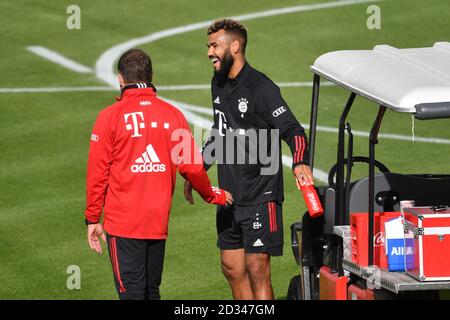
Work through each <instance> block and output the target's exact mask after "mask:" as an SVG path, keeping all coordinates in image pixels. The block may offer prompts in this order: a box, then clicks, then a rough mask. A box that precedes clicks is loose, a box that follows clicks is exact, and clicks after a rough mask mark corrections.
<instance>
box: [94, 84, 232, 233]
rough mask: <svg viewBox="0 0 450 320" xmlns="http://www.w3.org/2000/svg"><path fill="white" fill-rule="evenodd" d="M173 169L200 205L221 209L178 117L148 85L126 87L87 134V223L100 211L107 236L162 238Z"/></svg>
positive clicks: (184, 123)
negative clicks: (88, 148)
mask: <svg viewBox="0 0 450 320" xmlns="http://www.w3.org/2000/svg"><path fill="white" fill-rule="evenodd" d="M177 129H184V130H182V131H180V130H177ZM174 131H175V132H174ZM172 134H174V136H175V138H176V139H175V141H172V140H173V138H171V137H172ZM180 142H182V144H180ZM183 147H185V148H183ZM172 153H173V155H174V156H173V161H172V159H171V155H172ZM194 160H196V162H194ZM177 169H178V171H179V172H180V174H181V175H182V176H183V177H184V178H186V179H187V180H189V181H190V182H191V184H192V186H193V188H194V189H195V190H197V191H198V192H199V194H200V195H201V196H202V198H203V199H204V200H205V201H207V202H209V203H216V204H221V205H225V198H226V196H225V192H224V191H223V190H220V189H217V188H213V187H211V183H210V180H209V178H208V176H207V174H206V171H205V170H204V168H203V161H202V158H201V154H200V152H199V150H198V148H197V147H196V145H195V142H194V139H193V138H192V134H191V131H190V128H189V126H188V124H187V121H186V118H185V117H184V116H183V114H182V113H181V112H180V111H179V110H178V109H176V108H175V107H173V106H172V105H170V104H168V103H166V102H164V101H163V100H161V99H159V98H158V97H157V96H156V90H154V88H153V86H151V85H150V84H135V85H130V86H127V87H125V88H124V89H123V90H122V96H121V97H120V98H119V99H118V101H117V102H116V103H114V104H113V105H111V106H109V107H108V108H106V109H104V110H102V111H101V112H100V113H99V115H98V117H97V120H96V122H95V125H94V128H93V131H92V135H91V141H90V150H89V160H88V166H87V182H86V211H85V216H86V219H87V220H88V221H91V222H94V223H97V222H100V218H101V215H102V209H103V211H104V229H105V231H106V232H108V233H109V234H111V235H115V236H119V237H126V238H136V239H165V238H167V229H168V221H169V212H170V207H171V202H172V195H173V192H174V188H175V181H176V171H177Z"/></svg>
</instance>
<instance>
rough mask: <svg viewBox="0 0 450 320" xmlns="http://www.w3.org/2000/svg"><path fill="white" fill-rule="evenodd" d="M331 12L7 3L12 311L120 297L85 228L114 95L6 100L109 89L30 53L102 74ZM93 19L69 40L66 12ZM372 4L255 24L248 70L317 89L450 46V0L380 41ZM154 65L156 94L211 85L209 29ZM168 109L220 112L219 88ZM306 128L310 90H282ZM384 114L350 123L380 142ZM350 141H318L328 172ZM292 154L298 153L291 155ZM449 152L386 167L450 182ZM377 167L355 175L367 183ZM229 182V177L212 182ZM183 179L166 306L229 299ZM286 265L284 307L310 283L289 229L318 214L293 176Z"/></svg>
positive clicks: (403, 118)
mask: <svg viewBox="0 0 450 320" xmlns="http://www.w3.org/2000/svg"><path fill="white" fill-rule="evenodd" d="M320 2H325V1H317V0H315V1H312V0H308V1H300V0H297V1H294V0H283V1H275V0H272V1H268V0H248V1H237V0H229V1H217V0H195V1H182V0H152V1H144V0H133V1H106V0H96V1H87V0H82V1H81V0H79V1H71V0H61V1H50V0H46V1H44V0H36V1H25V0H16V1H12V0H2V1H1V2H0V12H2V13H3V15H2V20H1V22H0V25H1V28H0V38H1V46H0V56H1V58H2V59H1V60H0V70H1V75H2V76H1V78H0V112H1V115H0V137H1V138H0V150H1V157H0V177H1V185H0V283H1V286H0V299H116V298H117V296H116V293H115V289H114V286H113V275H112V271H111V265H110V263H109V259H108V256H107V254H103V255H102V256H99V255H96V254H94V253H93V252H92V251H90V249H89V247H88V245H87V242H86V239H85V238H86V235H85V232H86V228H85V226H84V222H83V219H84V218H83V210H84V204H85V172H86V160H87V153H88V145H89V136H90V130H91V127H92V125H93V122H94V120H95V117H96V115H97V113H98V112H99V111H100V110H101V109H103V108H105V107H106V106H108V105H109V104H111V103H113V101H114V100H113V97H114V96H115V95H117V92H114V91H80V92H57V93H48V92H47V93H11V92H6V93H5V92H1V89H2V88H37V87H84V86H107V84H106V83H105V82H103V81H101V80H100V79H98V78H97V77H96V75H95V72H94V73H88V74H80V73H76V72H73V71H71V70H68V69H66V68H64V67H62V66H60V65H57V64H55V63H52V62H50V61H47V60H45V59H43V58H41V57H38V56H37V55H34V54H32V53H30V52H28V51H27V50H26V49H25V47H27V46H30V45H39V46H44V47H47V48H49V49H51V50H54V51H57V52H59V53H60V54H62V55H64V56H65V57H68V58H70V59H72V60H74V61H76V62H78V63H81V64H83V65H85V66H88V67H90V68H92V69H95V65H96V61H97V59H98V58H99V57H100V56H101V54H102V53H103V52H105V51H106V50H107V49H109V48H111V47H113V46H115V45H118V44H120V43H123V42H125V41H128V40H130V39H132V38H137V37H142V36H145V35H148V34H151V33H153V32H157V31H162V30H166V29H170V28H174V27H179V26H184V25H188V24H192V23H196V22H203V21H208V20H212V19H215V18H219V17H225V16H237V15H243V14H249V13H254V12H259V11H264V10H269V9H274V8H281V7H289V6H294V5H299V4H310V3H320ZM71 4H77V5H79V6H80V8H81V30H68V29H67V28H66V19H67V17H68V14H67V13H66V8H67V7H68V6H69V5H71ZM368 5H369V3H363V4H355V5H350V6H344V7H337V8H329V9H322V10H314V11H305V12H297V13H289V14H283V15H275V16H270V17H265V18H258V19H252V20H248V21H245V22H244V23H245V25H246V26H247V27H248V29H249V45H248V48H247V57H248V60H249V62H250V63H251V64H252V65H253V66H254V67H256V68H257V69H260V70H261V71H263V72H264V73H266V74H267V75H268V76H269V77H270V78H272V79H273V80H274V81H276V82H301V81H311V79H312V74H311V72H310V71H309V66H310V65H311V64H312V63H313V62H314V60H315V58H316V57H318V56H319V55H321V54H323V53H325V52H328V51H333V50H341V49H371V48H373V46H375V45H376V44H381V43H383V44H389V45H392V46H395V47H399V48H402V47H425V46H431V45H433V43H434V42H437V41H450V38H449V37H450V35H449V30H450V23H449V20H448V13H449V12H450V2H449V1H448V0H430V1H420V0H391V1H389V0H386V1H382V2H378V3H377V5H379V6H380V8H381V17H382V28H381V30H369V29H367V27H366V20H367V18H368V14H367V13H366V9H367V7H368ZM140 47H141V48H143V49H144V50H146V51H147V52H148V53H149V54H150V55H151V57H152V60H153V64H154V73H155V76H154V80H155V81H154V82H155V85H156V87H158V86H166V85H188V84H208V83H209V82H210V79H211V75H212V67H211V63H210V61H209V60H208V59H207V57H206V36H205V30H204V29H201V30H195V31H191V32H186V33H182V34H178V35H175V36H171V37H167V38H164V39H161V40H158V41H155V42H153V43H150V44H146V45H142V46H140ZM159 93H160V95H161V96H163V97H166V98H170V99H174V100H177V101H182V102H186V103H190V104H193V105H198V106H203V107H209V106H210V92H209V91H208V90H190V91H163V90H161V91H160V92H159ZM282 93H283V95H284V97H285V99H286V100H287V102H288V103H289V105H290V107H291V109H292V110H293V111H294V113H295V114H296V116H297V117H298V119H299V120H300V122H301V123H303V124H307V123H308V122H309V108H310V99H311V89H310V88H307V87H295V88H283V89H282ZM346 96H347V93H346V92H345V91H344V90H342V89H339V88H336V87H324V88H323V89H322V91H321V97H320V112H319V124H320V125H323V126H331V127H336V126H337V123H338V118H339V115H340V112H341V110H342V108H343V105H344V103H345V100H346ZM376 112H377V106H376V105H374V104H371V103H368V102H366V101H363V99H359V98H357V101H356V104H355V107H354V108H353V110H352V113H351V116H350V119H349V120H350V121H351V123H352V127H353V129H354V130H364V131H367V130H368V128H369V127H370V125H371V123H372V121H373V118H374V116H375V114H376ZM449 124H450V122H449V121H448V120H438V121H433V122H419V121H416V122H415V134H416V136H420V137H438V138H443V139H450V131H449V130H448V128H449ZM381 131H382V132H383V133H396V134H402V135H411V117H410V116H407V115H399V114H394V113H393V112H388V113H387V114H386V117H385V122H384V123H383V126H382V129H381ZM336 144H337V135H336V134H332V133H326V132H319V134H318V141H317V153H316V157H315V161H316V163H315V164H316V166H317V168H320V169H321V170H323V171H326V172H327V171H328V170H329V168H330V167H331V166H332V165H333V164H334V162H335V161H336ZM367 150H368V147H367V138H360V137H355V152H354V154H355V155H367ZM284 151H285V152H286V153H287V152H288V148H287V147H286V146H284ZM448 154H450V145H449V144H431V143H430V144H427V143H423V142H411V141H399V140H392V139H381V140H380V146H379V147H378V149H377V158H378V160H380V161H382V162H384V163H385V164H387V165H388V167H389V168H390V169H391V170H392V171H400V172H414V173H421V172H429V173H444V172H446V173H448V172H449V171H450V170H449V162H448ZM366 171H367V168H366V167H364V166H362V165H361V167H359V166H357V167H356V172H355V174H356V175H361V174H365V173H366ZM209 174H210V177H211V178H212V180H213V181H214V182H215V183H216V169H215V167H213V168H212V169H211V170H210V171H209ZM182 182H183V181H182V179H181V178H180V179H178V184H177V189H176V192H175V196H174V199H173V206H172V213H171V219H170V228H169V239H168V242H167V247H166V259H165V268H164V274H163V283H162V286H161V294H162V298H163V299H230V298H231V294H230V292H229V289H228V285H227V283H226V281H225V279H224V277H223V275H222V273H221V271H220V267H219V250H218V249H217V248H216V235H215V209H214V207H213V206H210V205H206V204H204V203H202V201H201V199H200V197H198V196H197V195H196V204H195V206H189V205H188V204H187V203H186V202H185V200H184V197H183V194H182ZM285 197H286V200H285V203H284V228H285V254H284V256H283V257H279V258H274V259H273V260H272V275H273V276H272V279H273V285H274V290H275V295H276V298H277V299H284V298H285V296H286V292H287V287H288V284H289V280H290V279H291V277H293V276H294V275H296V274H298V273H299V267H298V266H297V265H296V264H295V261H294V259H293V256H292V253H291V249H290V239H289V236H290V232H289V226H290V225H291V224H292V223H294V222H295V221H298V220H300V218H301V215H302V214H303V212H304V211H305V207H304V203H303V200H302V199H301V196H300V194H299V192H298V190H297V189H296V187H295V184H294V182H293V179H292V177H291V173H290V172H289V170H285ZM70 265H77V266H79V267H80V269H81V289H80V290H69V289H67V287H66V281H67V278H68V276H69V275H68V274H67V273H66V270H67V268H68V266H70Z"/></svg>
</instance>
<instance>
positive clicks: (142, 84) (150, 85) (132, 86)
mask: <svg viewBox="0 0 450 320" xmlns="http://www.w3.org/2000/svg"><path fill="white" fill-rule="evenodd" d="M146 88H152V89H153V91H155V92H156V88H155V86H154V85H153V83H150V82H140V83H132V84H128V85H126V86H125V87H123V88H122V90H121V93H122V94H123V93H124V92H125V90H128V89H146Z"/></svg>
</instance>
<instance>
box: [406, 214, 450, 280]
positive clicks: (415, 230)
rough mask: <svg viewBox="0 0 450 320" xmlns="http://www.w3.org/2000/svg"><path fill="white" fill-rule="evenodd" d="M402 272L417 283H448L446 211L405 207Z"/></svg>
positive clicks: (449, 239) (448, 226)
mask: <svg viewBox="0 0 450 320" xmlns="http://www.w3.org/2000/svg"><path fill="white" fill-rule="evenodd" d="M404 219H405V247H404V253H405V259H406V272H407V273H408V274H409V275H410V276H412V277H414V278H416V279H418V280H420V281H439V280H450V209H449V208H448V207H412V208H405V212H404Z"/></svg>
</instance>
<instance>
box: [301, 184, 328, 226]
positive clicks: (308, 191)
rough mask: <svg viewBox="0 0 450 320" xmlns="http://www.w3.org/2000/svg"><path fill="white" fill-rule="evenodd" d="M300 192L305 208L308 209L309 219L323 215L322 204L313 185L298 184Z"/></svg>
mask: <svg viewBox="0 0 450 320" xmlns="http://www.w3.org/2000/svg"><path fill="white" fill-rule="evenodd" d="M300 190H301V191H302V193H303V199H305V203H306V206H307V207H308V211H309V215H310V216H311V218H316V217H320V216H321V215H323V208H322V204H321V203H320V199H319V196H318V195H317V192H316V189H315V188H314V185H313V184H300Z"/></svg>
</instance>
